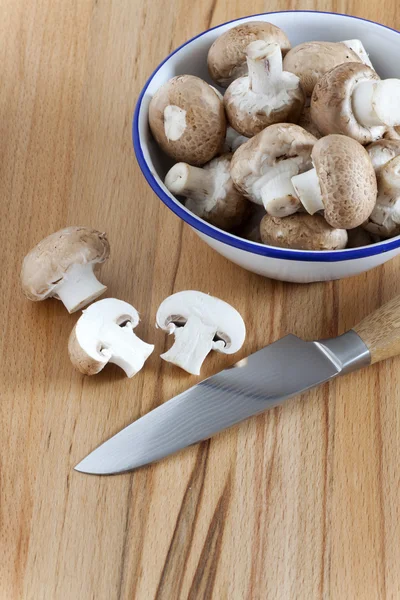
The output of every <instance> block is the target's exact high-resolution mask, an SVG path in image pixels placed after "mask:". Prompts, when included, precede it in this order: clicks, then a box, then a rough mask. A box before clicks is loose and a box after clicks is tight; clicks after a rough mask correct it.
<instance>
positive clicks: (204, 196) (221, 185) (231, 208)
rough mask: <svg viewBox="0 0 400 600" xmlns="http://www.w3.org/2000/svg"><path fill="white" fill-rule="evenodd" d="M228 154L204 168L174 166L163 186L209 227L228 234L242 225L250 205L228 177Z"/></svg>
mask: <svg viewBox="0 0 400 600" xmlns="http://www.w3.org/2000/svg"><path fill="white" fill-rule="evenodd" d="M231 158H232V155H231V154H224V155H223V156H219V157H218V158H214V159H213V160H212V161H211V162H209V163H208V164H206V165H205V166H204V167H203V168H201V169H200V168H199V167H192V166H191V165H188V164H186V163H177V164H176V165H174V166H173V167H172V168H171V169H170V170H169V171H168V173H167V175H166V177H165V185H166V187H167V188H168V189H169V191H170V192H171V193H172V194H174V195H176V196H184V197H185V198H186V201H185V206H186V208H187V209H189V210H190V211H192V212H193V213H194V214H195V215H197V216H198V217H201V218H202V219H204V220H205V221H208V223H211V224H212V225H215V226H216V227H220V228H221V229H225V230H226V231H229V230H231V229H233V228H234V227H238V226H239V225H241V224H242V223H243V221H244V220H245V217H246V215H247V211H248V205H249V202H248V200H246V198H244V196H243V195H242V194H241V193H240V192H239V190H237V189H236V188H235V186H234V185H233V181H232V179H231V175H230V165H231Z"/></svg>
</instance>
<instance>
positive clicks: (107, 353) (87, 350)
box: [68, 298, 154, 377]
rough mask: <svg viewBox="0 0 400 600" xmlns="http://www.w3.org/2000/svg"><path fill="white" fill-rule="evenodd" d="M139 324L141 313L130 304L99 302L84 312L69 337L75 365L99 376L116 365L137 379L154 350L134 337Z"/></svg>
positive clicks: (107, 300)
mask: <svg viewBox="0 0 400 600" xmlns="http://www.w3.org/2000/svg"><path fill="white" fill-rule="evenodd" d="M138 323H139V314H138V312H137V310H136V309H135V308H133V306H131V305H130V304H128V303H127V302H123V301H122V300H117V299H116V298H106V299H105V300H100V301H99V302H95V303H94V304H92V305H91V306H89V307H88V308H87V309H86V310H84V311H83V313H82V315H81V316H80V318H79V319H78V321H77V323H76V325H75V327H74V329H73V330H72V332H71V335H70V337H69V342H68V352H69V357H70V359H71V362H72V364H73V365H74V367H76V368H77V369H78V371H80V372H81V373H83V374H84V375H95V374H96V373H99V372H100V371H101V370H102V369H104V367H105V366H106V364H107V363H113V364H115V365H118V367H120V368H121V369H123V371H125V373H126V375H127V376H128V377H133V376H134V375H136V373H137V372H138V371H140V369H141V368H142V367H143V365H144V363H145V361H146V359H147V358H148V357H149V356H150V354H151V353H152V352H153V350H154V346H153V345H152V344H146V342H143V341H142V340H141V339H139V338H138V337H137V336H136V335H135V334H134V332H133V330H134V329H135V327H136V326H137V325H138Z"/></svg>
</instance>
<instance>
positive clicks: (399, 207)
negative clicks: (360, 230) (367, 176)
mask: <svg viewBox="0 0 400 600" xmlns="http://www.w3.org/2000/svg"><path fill="white" fill-rule="evenodd" d="M377 180H378V198H377V201H376V206H375V208H374V210H373V211H372V213H371V215H370V217H369V220H368V222H367V223H365V224H364V227H365V229H366V230H367V231H369V232H370V233H373V234H377V235H379V236H381V237H384V238H388V237H393V236H395V235H399V234H400V156H396V157H395V158H392V160H390V161H389V162H387V163H386V164H385V165H383V167H381V168H380V169H379V171H378V173H377Z"/></svg>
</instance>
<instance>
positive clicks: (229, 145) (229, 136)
mask: <svg viewBox="0 0 400 600" xmlns="http://www.w3.org/2000/svg"><path fill="white" fill-rule="evenodd" d="M248 141H249V138H248V137H246V136H245V135H241V134H240V133H239V132H238V131H235V129H233V127H231V126H230V125H228V127H227V128H226V136H225V143H224V148H223V151H222V152H223V154H230V153H231V152H236V150H237V149H238V148H239V147H240V146H241V145H242V144H244V143H245V142H248Z"/></svg>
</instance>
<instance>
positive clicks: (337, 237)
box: [260, 213, 347, 250]
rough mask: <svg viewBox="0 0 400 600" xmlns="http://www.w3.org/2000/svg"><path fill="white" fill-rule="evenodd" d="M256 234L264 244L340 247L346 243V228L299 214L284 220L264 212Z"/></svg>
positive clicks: (318, 217)
mask: <svg viewBox="0 0 400 600" xmlns="http://www.w3.org/2000/svg"><path fill="white" fill-rule="evenodd" d="M260 233H261V239H262V241H263V243H264V244H267V245H269V246H278V247H279V248H293V249H295V250H340V249H342V248H345V247H346V244H347V231H346V230H345V229H334V228H333V227H331V226H330V225H328V223H327V222H326V221H325V219H324V218H323V217H321V215H314V216H311V215H307V214H304V213H303V214H301V213H299V214H296V215H290V216H289V217H285V218H284V219H281V218H279V217H271V215H266V216H265V217H264V218H263V220H262V221H261V225H260Z"/></svg>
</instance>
